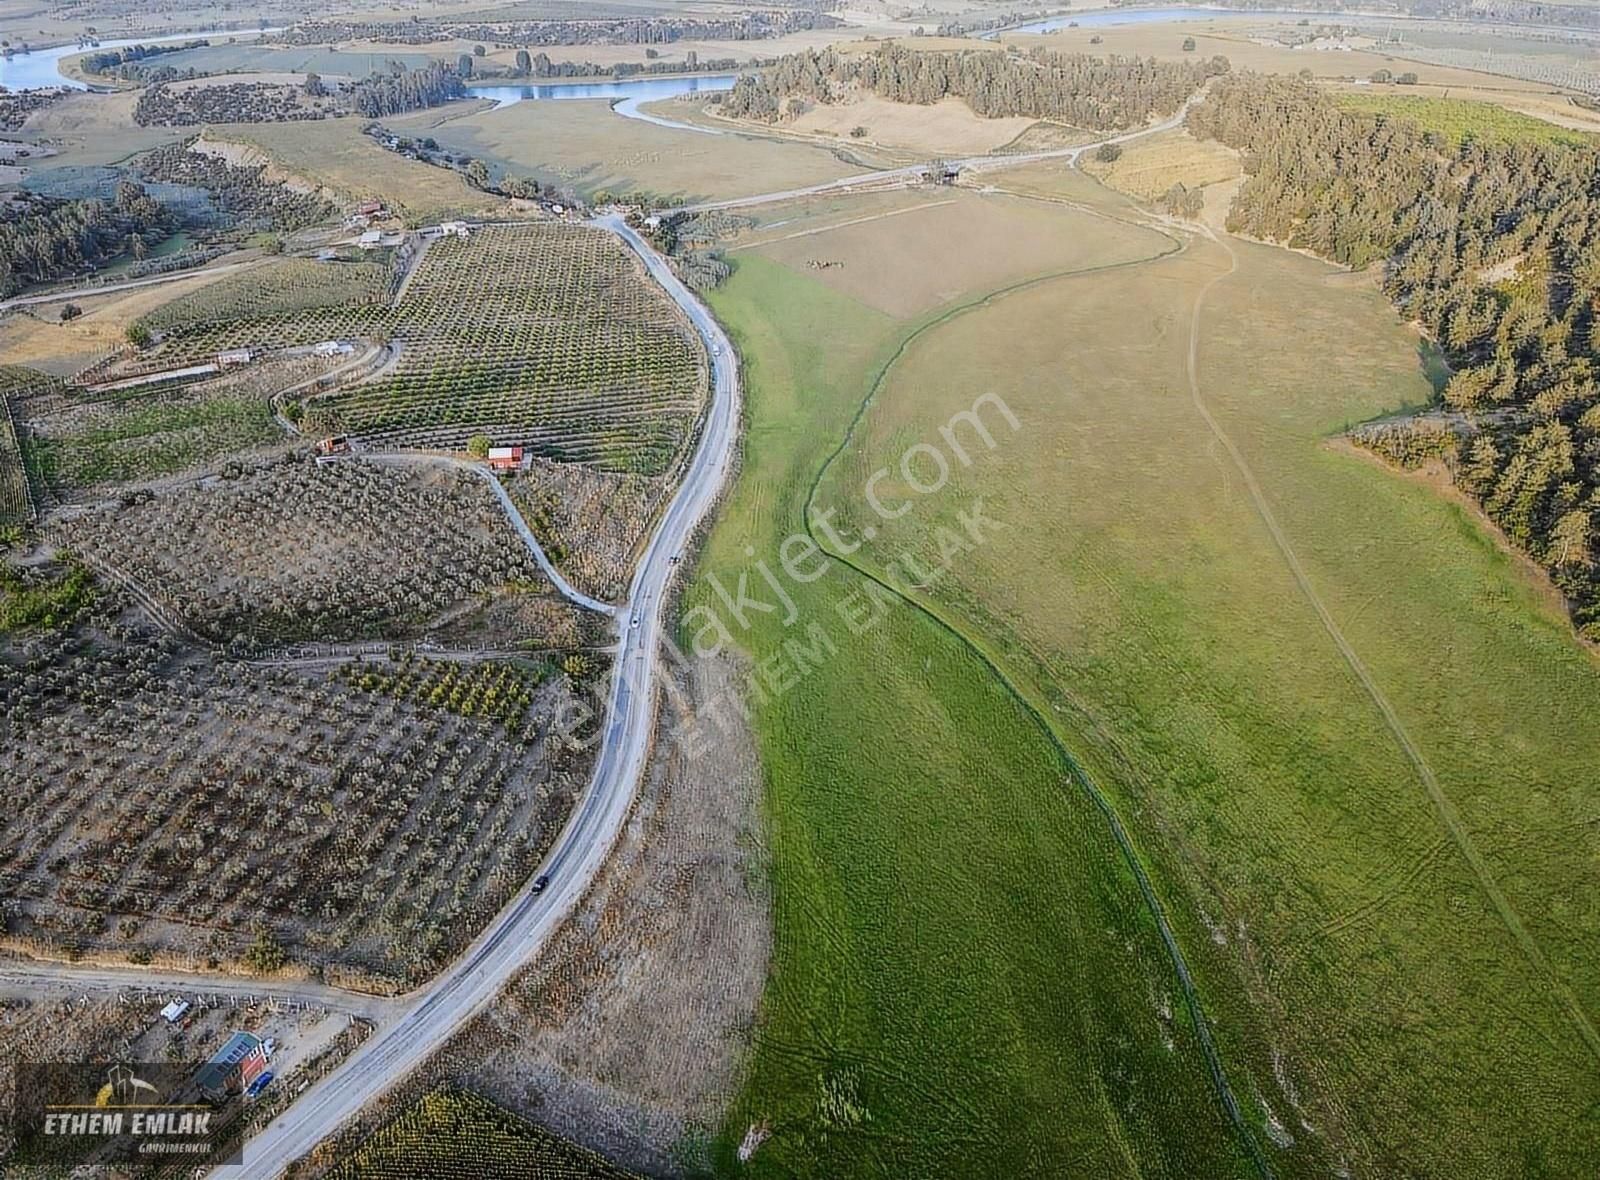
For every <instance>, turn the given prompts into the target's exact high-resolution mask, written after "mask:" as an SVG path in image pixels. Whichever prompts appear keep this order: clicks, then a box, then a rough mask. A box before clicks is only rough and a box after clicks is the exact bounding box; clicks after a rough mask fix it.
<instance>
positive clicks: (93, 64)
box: [82, 40, 211, 82]
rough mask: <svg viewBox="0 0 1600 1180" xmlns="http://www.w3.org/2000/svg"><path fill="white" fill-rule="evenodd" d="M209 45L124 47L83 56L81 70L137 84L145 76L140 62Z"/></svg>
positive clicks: (187, 43) (183, 44) (204, 42)
mask: <svg viewBox="0 0 1600 1180" xmlns="http://www.w3.org/2000/svg"><path fill="white" fill-rule="evenodd" d="M210 44H211V42H209V41H206V40H196V41H184V42H182V43H181V44H172V45H126V46H124V47H123V48H121V49H106V50H102V51H101V52H99V53H89V54H85V55H84V57H83V59H82V61H83V69H84V72H85V73H90V74H102V75H109V76H111V77H114V78H120V79H122V80H123V81H125V82H139V81H143V79H144V76H145V75H144V67H143V66H142V65H141V64H140V63H141V62H144V61H148V60H149V59H150V58H152V57H160V56H162V55H163V54H168V53H182V52H184V50H186V49H200V48H203V47H204V46H207V45H210Z"/></svg>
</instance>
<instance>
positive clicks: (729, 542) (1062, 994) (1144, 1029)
mask: <svg viewBox="0 0 1600 1180" xmlns="http://www.w3.org/2000/svg"><path fill="white" fill-rule="evenodd" d="M1077 228H1082V227H1077ZM1152 236H1153V235H1152ZM1162 245H1164V243H1162V242H1161V241H1160V240H1159V239H1157V240H1155V242H1154V243H1153V244H1152V248H1159V247H1161V246H1162ZM1097 260H1098V259H1097V258H1096V256H1095V252H1094V250H1093V249H1090V250H1088V251H1086V253H1085V256H1084V257H1083V258H1082V260H1081V262H1080V264H1079V265H1080V266H1092V265H1094V264H1095V262H1096V261H1097ZM713 306H714V308H715V310H716V312H717V313H718V315H719V317H720V318H721V319H722V320H723V322H724V323H725V324H727V325H729V327H730V329H731V331H732V332H733V333H734V335H735V338H736V340H737V342H738V346H739V348H740V351H741V355H742V357H743V358H744V360H745V364H746V374H747V379H748V383H747V393H748V399H749V405H748V409H749V430H748V434H747V437H746V442H745V464H744V469H743V474H742V477H741V480H740V483H739V486H738V489H737V490H736V492H735V493H734V495H733V496H732V498H731V499H730V501H729V502H728V504H727V506H726V508H725V509H724V510H723V512H722V513H721V515H720V517H719V524H718V526H717V528H716V530H715V531H714V533H713V535H712V537H711V540H710V545H709V549H708V552H707V556H706V559H705V565H704V567H703V570H702V578H701V580H700V582H699V584H698V585H697V587H696V588H695V589H694V591H693V592H692V593H691V595H690V598H689V604H690V606H691V608H692V607H694V606H701V607H708V608H710V609H713V610H715V609H717V607H716V604H717V602H718V601H719V599H718V596H717V595H716V593H715V591H714V590H713V589H712V588H711V587H710V583H709V582H708V581H707V577H708V576H711V575H715V576H717V577H718V578H720V579H722V580H723V581H724V582H725V583H727V584H731V582H730V581H729V580H730V579H732V580H736V579H737V577H738V575H739V573H740V572H742V571H746V570H748V569H749V568H750V564H751V561H752V559H751V558H750V557H748V556H746V546H750V547H752V549H753V550H754V551H755V552H756V553H758V554H771V553H773V552H774V551H776V549H777V548H778V546H779V544H780V542H781V541H782V539H783V537H784V536H785V535H787V534H789V533H790V532H792V531H793V530H795V529H797V528H798V527H799V523H800V519H801V509H802V507H803V505H804V504H805V501H806V497H807V494H808V490H809V488H810V484H811V480H812V477H813V476H814V475H815V474H816V473H817V472H818V471H819V470H820V469H821V468H822V465H823V463H824V462H825V461H826V459H827V456H828V454H829V452H830V451H831V450H832V448H833V447H834V446H835V445H837V443H838V441H839V440H840V439H841V438H842V437H843V433H844V431H845V429H846V427H847V425H848V423H849V422H850V419H851V417H852V415H853V414H854V413H855V411H856V409H857V407H858V406H859V404H860V402H861V398H862V396H863V394H864V391H865V389H866V387H867V385H868V384H869V381H870V374H871V373H872V372H873V371H875V370H876V369H878V368H879V367H881V366H882V365H883V364H884V363H885V362H886V361H887V360H888V359H889V358H890V357H891V356H892V354H893V351H894V348H895V347H896V344H897V342H898V341H899V340H900V339H901V338H902V337H903V336H904V335H905V334H906V332H907V331H908V330H909V329H910V328H911V327H912V324H913V322H911V321H896V320H894V319H891V318H889V317H888V316H885V315H883V314H881V313H879V312H876V311H873V310H872V309H870V308H868V307H866V306H864V305H863V304H861V303H858V302H856V301H855V300H853V299H850V298H848V297H846V296H844V295H841V294H838V293H835V292H830V291H828V290H827V289H826V288H825V287H823V286H822V285H821V284H820V283H818V282H815V281H811V280H809V279H807V278H802V277H801V276H800V275H799V273H797V272H795V271H790V270H788V269H785V268H782V267H780V266H778V265H775V264H774V263H772V262H770V261H767V260H766V259H764V258H762V257H759V256H754V255H753V256H750V257H747V258H746V259H745V260H744V261H742V262H741V264H740V269H739V272H738V274H737V275H736V277H735V278H734V279H733V281H732V282H731V283H730V284H729V285H728V287H727V288H726V290H725V291H723V292H722V293H719V294H718V295H717V296H716V297H715V298H714V300H713ZM937 314H939V313H938V312H935V313H933V315H937ZM927 318H931V317H927ZM867 587H868V583H867V581H866V580H865V579H863V578H860V577H859V576H857V575H854V574H852V573H850V572H848V571H847V570H845V569H844V568H843V567H837V568H836V570H835V571H834V572H832V573H830V574H829V575H828V576H827V577H826V578H824V579H823V580H821V581H818V582H815V583H813V584H811V585H809V586H796V587H793V588H792V589H793V593H794V595H795V598H796V604H797V611H798V617H799V619H800V620H801V621H800V622H797V623H796V624H795V626H794V627H793V628H789V629H786V628H784V627H783V626H782V624H781V622H780V621H778V620H777V619H776V618H775V617H774V616H766V615H757V616H753V618H754V626H753V628H752V629H751V630H749V631H742V630H741V631H739V632H738V637H739V638H738V641H739V643H740V644H742V645H743V646H745V647H747V649H748V650H749V652H750V654H751V656H752V658H753V659H754V660H755V661H756V663H757V665H758V666H761V665H762V663H763V662H764V661H766V662H768V663H767V666H768V667H771V666H772V665H771V663H770V661H773V660H777V661H779V664H780V665H782V666H785V667H789V668H791V669H795V668H803V667H807V666H810V665H814V664H816V663H819V662H820V664H821V667H820V668H817V669H816V670H813V671H811V672H810V674H809V675H803V676H801V677H800V678H799V683H798V684H796V685H794V686H793V687H792V688H789V689H788V690H787V691H786V692H783V693H782V694H781V695H780V694H777V693H776V692H768V693H767V697H768V699H767V702H766V703H765V704H763V705H760V706H759V707H758V709H757V731H758V736H759V739H760V743H761V754H762V762H763V770H764V774H765V778H766V791H767V795H766V805H767V812H768V815H769V817H770V832H769V838H770V841H771V855H772V863H773V870H772V871H773V877H774V897H775V907H776V915H775V917H776V924H777V941H776V946H775V948H774V955H775V959H774V964H773V971H772V977H771V983H770V984H769V990H768V993H767V995H766V998H765V1001H764V1007H763V1013H762V1020H761V1025H760V1027H759V1029H758V1031H757V1034H756V1042H755V1050H754V1062H753V1070H752V1073H751V1076H750V1079H749V1081H748V1084H747V1086H746V1088H745V1091H744V1093H743V1095H742V1096H741V1097H740V1099H739V1100H738V1102H737V1103H736V1105H735V1109H734V1111H733V1112H732V1115H731V1117H730V1120H729V1123H728V1126H727V1130H726V1134H725V1136H724V1141H723V1144H722V1147H723V1150H724V1151H725V1152H730V1153H731V1150H732V1148H733V1146H734V1145H736V1144H737V1143H739V1142H740V1140H741V1138H742V1137H743V1135H744V1134H745V1132H746V1129H747V1128H748V1127H750V1126H751V1125H754V1124H765V1125H766V1126H767V1127H768V1129H769V1130H770V1131H771V1133H772V1134H771V1138H770V1139H769V1140H767V1141H766V1142H765V1144H764V1145H763V1146H762V1147H761V1148H760V1149H759V1151H758V1152H757V1153H756V1154H755V1156H754V1157H753V1160H752V1163H751V1166H750V1167H751V1173H752V1174H754V1175H764V1176H788V1175H826V1176H852V1175H881V1174H885V1173H886V1172H894V1173H898V1174H904V1175H952V1176H955V1175H1031V1174H1040V1173H1041V1172H1048V1171H1065V1172H1070V1173H1076V1174H1082V1175H1095V1176H1134V1175H1154V1176H1201V1175H1203V1176H1219V1177H1220V1176H1230V1175H1242V1174H1248V1170H1249V1169H1248V1164H1247V1162H1246V1159H1245V1156H1244V1154H1243V1149H1242V1147H1241V1144H1240V1141H1239V1140H1238V1138H1237V1137H1236V1136H1235V1135H1234V1133H1233V1132H1232V1130H1231V1129H1230V1127H1229V1125H1228V1121H1227V1118H1226V1116H1225V1114H1224V1111H1223V1108H1222V1106H1221V1104H1220V1102H1219V1100H1218V1099H1217V1097H1216V1095H1215V1093H1214V1092H1213V1089H1212V1085H1211V1081H1210V1079H1209V1076H1208V1074H1207V1070H1206V1066H1205V1062H1204V1059H1203V1056H1202V1054H1201V1052H1200V1050H1199V1047H1198V1044H1197V1039H1196V1030H1195V1025H1194V1022H1193V1019H1192V1014H1191V1013H1190V1012H1189V1011H1188V1010H1187V1008H1186V1007H1185V1005H1184V1003H1183V999H1182V996H1181V994H1180V993H1179V990H1178V987H1177V983H1176V980H1175V977H1174V974H1173V970H1172V967H1171V963H1170V960H1169V959H1168V957H1167V956H1166V954H1165V953H1164V951H1163V949H1162V946H1161V943H1160V940H1159V937H1158V935H1157V932H1156V929H1155V926H1154V923H1153V920H1152V918H1151V915H1150V913H1149V911H1148V909H1147V908H1146V907H1145V906H1144V904H1143V902H1142V899H1141V896H1140V892H1139V889H1138V885H1137V882H1136V881H1135V879H1134V876H1133V874H1132V871H1131V869H1130V867H1129V865H1128V863H1127V861H1126V860H1125V859H1124V858H1123V856H1122V854H1121V853H1120V851H1119V849H1118V847H1117V845H1116V843H1115V841H1114V840H1113V838H1112V836H1111V833H1110V831H1109V830H1108V828H1107V826H1106V824H1105V823H1104V821H1103V819H1102V818H1101V817H1100V815H1099V813H1098V812H1097V811H1096V808H1095V806H1094V804H1093V802H1092V801H1091V799H1090V797H1089V796H1088V795H1087V794H1086V793H1085V792H1084V791H1083V790H1082V789H1081V787H1080V786H1079V785H1077V784H1076V783H1074V782H1073V781H1072V780H1071V778H1070V777H1069V775H1068V773H1067V770H1066V767H1065V764H1064V762H1063V760H1062V759H1061V757H1060V756H1059V754H1058V752H1057V751H1056V749H1055V748H1054V747H1053V745H1052V743H1051V741H1050V740H1049V738H1048V736H1047V735H1046V734H1045V733H1044V732H1043V731H1042V730H1041V729H1040V727H1039V726H1038V724H1037V722H1036V720H1035V719H1034V718H1033V716H1032V715H1031V714H1030V713H1029V712H1028V711H1027V710H1026V709H1025V708H1023V707H1021V706H1020V705H1019V703H1018V702H1017V700H1016V699H1015V698H1014V696H1013V695H1012V694H1011V693H1010V692H1008V691H1007V689H1006V688H1005V686H1004V685H1003V683H1002V682H1000V681H999V680H998V679H997V678H996V677H995V676H994V675H993V673H992V672H991V671H990V670H989V669H988V668H986V667H985V665H984V663H983V662H982V660H981V659H980V658H978V657H977V656H975V655H974V653H973V651H972V650H971V649H970V648H969V647H968V646H967V645H966V644H965V643H963V642H962V641H961V639H960V638H959V637H958V636H956V635H954V634H952V633H951V632H949V631H948V630H946V629H944V628H941V627H940V626H938V625H937V624H935V623H933V622H931V621H930V620H929V619H928V618H927V617H925V616H923V615H921V614H919V613H918V612H916V611H915V610H913V609H911V608H910V607H908V606H904V605H899V606H894V605H890V606H888V607H887V608H886V609H884V610H883V612H882V617H881V621H880V622H879V623H878V624H877V625H875V626H872V627H870V628H867V629H865V631H864V634H862V635H860V636H853V635H852V634H851V632H850V626H849V624H847V623H846V622H845V615H844V614H842V613H841V612H846V613H852V617H854V616H855V615H856V614H859V612H860V611H861V610H862V609H863V605H862V604H863V603H864V602H865V601H866V600H865V599H864V598H863V597H862V596H863V595H864V594H865V593H866V590H867ZM868 614H871V611H870V610H869V611H868ZM701 617H702V616H697V615H696V614H695V613H694V612H693V610H692V609H691V611H690V613H689V614H688V615H686V617H685V628H684V630H685V635H684V641H685V642H686V643H688V642H692V641H693V639H694V636H695V634H696V633H697V623H696V620H697V619H700V618H701ZM811 624H816V625H818V626H820V627H821V628H822V629H823V631H824V633H826V634H827V635H828V636H829V640H830V642H831V646H832V647H833V648H834V649H836V650H833V651H832V653H831V654H828V652H827V645H825V646H824V647H823V648H822V649H821V651H822V654H821V655H819V656H815V657H813V656H808V655H806V654H805V652H806V651H807V649H813V648H814V645H816V644H817V643H818V642H819V641H818V640H817V639H816V638H815V635H814V634H803V633H802V632H805V631H806V630H807V628H808V627H809V626H810V625H811ZM779 678H780V679H788V678H789V677H788V675H787V674H783V673H780V674H779ZM771 683H772V682H771V681H769V682H768V687H769V689H770V687H771ZM725 1159H726V1157H725ZM729 1166H730V1167H731V1166H732V1165H731V1164H729Z"/></svg>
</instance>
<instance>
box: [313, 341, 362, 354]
mask: <svg viewBox="0 0 1600 1180" xmlns="http://www.w3.org/2000/svg"><path fill="white" fill-rule="evenodd" d="M355 350H356V346H355V345H354V344H349V343H347V342H345V341H343V340H324V341H323V342H322V343H321V344H314V345H312V346H311V351H312V353H313V354H314V355H316V356H349V355H350V354H351V353H352V352H354V351H355Z"/></svg>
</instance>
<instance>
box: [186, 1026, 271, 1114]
mask: <svg viewBox="0 0 1600 1180" xmlns="http://www.w3.org/2000/svg"><path fill="white" fill-rule="evenodd" d="M272 1050H273V1043H272V1042H271V1041H270V1040H267V1041H263V1040H262V1039H261V1038H260V1037H258V1036H256V1035H255V1034H254V1033H247V1032H236V1033H234V1034H233V1035H232V1036H231V1037H229V1038H228V1040H227V1042H226V1043H225V1044H224V1045H223V1046H222V1048H220V1049H218V1050H217V1051H216V1052H215V1053H213V1054H212V1055H211V1060H209V1061H207V1062H206V1063H205V1064H204V1065H203V1066H201V1067H200V1072H199V1073H198V1074H196V1075H195V1083H196V1084H197V1085H198V1086H199V1087H200V1092H201V1093H202V1094H204V1095H205V1096H206V1097H207V1098H209V1099H211V1100H212V1101H213V1102H222V1101H225V1100H226V1099H228V1098H229V1097H231V1096H233V1095H235V1094H242V1093H243V1092H244V1090H245V1088H246V1087H247V1086H249V1085H250V1083H251V1082H253V1081H255V1080H256V1078H257V1077H258V1076H260V1074H261V1073H262V1072H263V1071H264V1070H265V1069H266V1068H267V1062H268V1061H270V1060H271V1059H272Z"/></svg>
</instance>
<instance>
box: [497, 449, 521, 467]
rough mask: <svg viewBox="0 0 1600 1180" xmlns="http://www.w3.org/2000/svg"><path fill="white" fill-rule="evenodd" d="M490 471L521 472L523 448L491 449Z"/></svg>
mask: <svg viewBox="0 0 1600 1180" xmlns="http://www.w3.org/2000/svg"><path fill="white" fill-rule="evenodd" d="M489 469H490V470H491V471H520V470H521V469H522V448H521V447H490V448H489Z"/></svg>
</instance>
